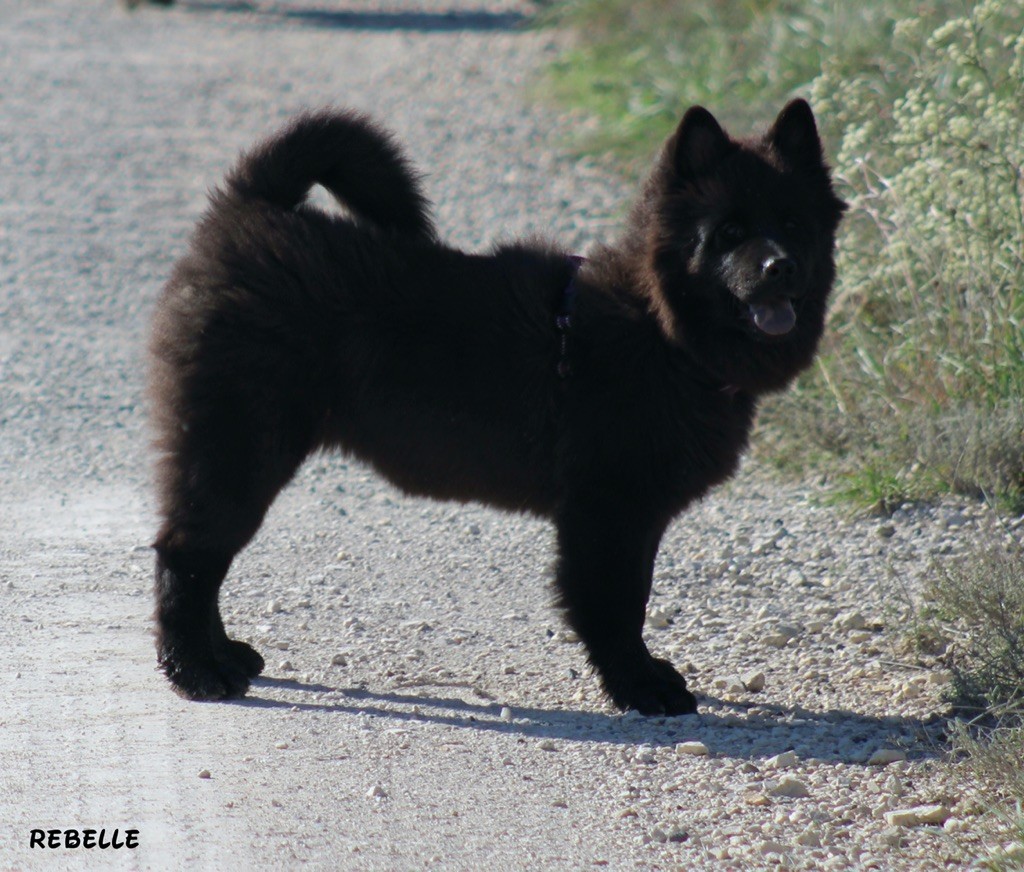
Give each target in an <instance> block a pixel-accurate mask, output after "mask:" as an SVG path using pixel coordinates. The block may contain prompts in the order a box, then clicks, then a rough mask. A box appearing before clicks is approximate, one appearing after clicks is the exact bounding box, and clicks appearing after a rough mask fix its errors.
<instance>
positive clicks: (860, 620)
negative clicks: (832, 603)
mask: <svg viewBox="0 0 1024 872" xmlns="http://www.w3.org/2000/svg"><path fill="white" fill-rule="evenodd" d="M833 623H834V624H835V626H836V627H837V628H838V629H840V630H863V629H866V628H867V625H868V622H867V620H866V619H865V617H864V615H863V614H861V613H860V612H844V613H842V614H840V615H838V616H837V617H836V619H835V621H834V622H833Z"/></svg>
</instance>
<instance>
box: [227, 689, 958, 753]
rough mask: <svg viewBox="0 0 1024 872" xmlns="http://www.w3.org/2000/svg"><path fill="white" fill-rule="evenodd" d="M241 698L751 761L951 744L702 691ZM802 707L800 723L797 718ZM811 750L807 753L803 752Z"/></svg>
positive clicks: (868, 722) (915, 727) (908, 723)
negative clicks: (639, 709) (690, 749)
mask: <svg viewBox="0 0 1024 872" xmlns="http://www.w3.org/2000/svg"><path fill="white" fill-rule="evenodd" d="M260 688H267V689H272V688H278V689H281V690H285V691H289V699H286V700H285V699H272V698H267V697H260V696H257V695H254V693H253V691H257V692H258V690H259V689H260ZM295 692H300V693H315V694H318V695H330V696H331V697H337V699H333V698H332V699H328V700H323V699H322V698H321V699H318V700H316V701H311V702H303V701H301V700H296V699H295ZM229 702H230V703H231V704H234V705H239V706H245V707H248V708H255V709H261V708H262V709H278V708H287V709H296V710H299V711H314V712H328V713H331V714H338V715H362V716H370V717H375V718H381V719H385V720H388V721H392V722H398V723H402V722H405V723H427V724H439V725H445V726H449V727H456V728H459V729H467V730H474V731H478V732H480V731H482V732H493V733H500V734H504V735H510V736H517V737H518V738H520V739H524V740H525V739H560V740H565V741H571V742H592V743H602V744H612V745H619V746H622V747H623V748H628V747H635V746H639V745H644V746H649V747H668V746H674V745H677V744H679V743H680V742H683V741H687V740H700V741H703V742H704V743H705V744H706V745H707V746H708V747H709V748H710V749H711V750H712V752H713V753H714V755H715V756H716V757H720V758H732V759H743V760H757V759H767V758H769V757H773V756H775V755H776V754H781V753H783V752H785V751H789V750H792V749H794V748H796V749H798V750H799V749H800V748H801V746H803V745H806V743H807V741H808V738H809V737H810V738H812V739H813V752H812V753H811V754H809V755H807V756H813V757H814V758H816V759H819V760H823V761H825V762H832V763H847V764H851V763H852V764H858V763H865V762H866V761H867V759H868V758H869V757H870V755H871V753H872V752H874V751H876V750H878V749H879V748H880V747H884V746H887V745H892V744H894V743H895V744H905V745H907V751H908V756H909V757H911V758H913V759H924V758H935V757H939V756H942V755H943V754H944V753H945V751H946V749H945V748H944V747H943V745H944V739H945V735H944V733H945V722H944V721H943V720H942V719H941V718H937V717H932V718H929V719H928V720H923V719H920V718H906V717H896V716H886V717H876V716H871V715H864V714H859V713H857V712H851V711H840V710H832V711H826V712H812V711H808V710H806V709H802V708H801V709H800V710H799V711H797V710H794V709H789V708H786V707H784V706H777V705H770V704H762V703H758V704H756V706H757V708H758V710H759V717H757V718H752V719H749V720H747V719H744V718H743V715H744V714H745V713H747V712H748V711H749V710H750V709H752V708H754V706H755V704H753V703H740V702H729V701H726V700H720V699H716V698H714V697H706V696H705V697H702V698H700V700H699V702H700V713H699V714H698V715H696V716H694V715H684V716H681V717H671V718H670V717H643V716H640V715H637V714H636V713H630V714H626V715H619V714H604V713H601V712H592V711H591V712H588V711H578V710H577V711H573V710H570V709H540V708H522V707H518V706H516V707H514V708H511V709H510V711H511V719H507V718H508V713H507V712H506V713H505V715H506V717H505V718H503V717H502V709H503V706H502V705H501V704H500V703H496V702H481V703H474V702H467V701H465V700H463V699H458V698H452V697H441V696H430V695H423V696H419V695H413V694H408V693H374V692H372V691H369V690H364V689H361V688H353V689H349V688H345V689H342V688H335V687H330V686H327V685H323V684H306V683H302V682H299V681H293V680H288V679H278V678H266V677H261V678H257V679H255V681H254V682H253V688H252V690H251V691H250V694H249V696H246V697H244V698H242V699H236V700H230V701H229ZM796 715H799V717H798V718H797V720H798V721H799V723H794V722H792V720H790V719H788V718H790V716H796ZM801 756H804V755H801Z"/></svg>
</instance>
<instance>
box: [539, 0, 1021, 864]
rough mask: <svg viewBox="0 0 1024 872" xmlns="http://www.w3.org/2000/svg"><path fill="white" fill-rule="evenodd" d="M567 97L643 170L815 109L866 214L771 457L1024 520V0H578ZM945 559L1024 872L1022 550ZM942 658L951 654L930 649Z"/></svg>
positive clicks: (631, 170)
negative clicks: (677, 150) (791, 103)
mask: <svg viewBox="0 0 1024 872" xmlns="http://www.w3.org/2000/svg"><path fill="white" fill-rule="evenodd" d="M549 14H550V16H551V18H552V19H553V20H554V21H556V22H557V23H558V24H560V25H561V26H563V27H569V28H571V29H572V30H573V31H574V32H575V34H576V35H577V38H576V39H575V41H574V44H573V46H572V48H570V49H569V50H568V51H567V52H566V53H564V54H563V55H562V56H561V57H560V58H559V59H558V60H557V61H556V62H555V63H554V64H553V66H552V67H551V68H550V70H549V71H548V73H547V76H546V78H545V81H544V89H545V93H547V94H554V95H555V97H556V99H558V100H559V101H561V102H562V103H563V104H565V105H569V106H572V107H575V108H576V109H578V110H580V111H581V113H582V115H583V116H584V118H585V119H586V120H585V121H584V122H583V123H581V124H580V125H579V134H578V136H577V138H576V139H575V140H574V141H573V142H572V143H570V144H569V146H570V147H571V148H573V149H576V150H578V151H580V152H586V153H590V154H593V155H597V156H600V157H601V159H604V160H607V161H608V162H609V163H610V164H611V165H613V166H615V167H617V168H618V169H620V170H621V171H622V172H625V173H628V174H632V175H637V174H639V173H641V172H643V171H644V168H645V167H646V166H647V165H648V164H649V160H650V157H651V152H652V149H653V148H655V147H656V146H657V144H659V143H660V142H661V140H662V139H663V138H664V137H665V136H666V135H668V133H669V132H670V131H671V130H672V129H673V127H674V126H675V124H676V123H677V121H678V119H679V117H680V115H681V114H682V112H683V111H685V109H686V108H687V107H688V106H689V105H691V104H694V103H699V104H703V105H705V106H707V107H708V108H709V109H711V110H712V111H713V112H714V113H715V114H716V115H717V116H718V117H720V118H721V119H722V120H723V122H724V123H725V124H726V126H727V127H731V128H732V129H733V130H735V131H739V132H745V131H749V130H751V129H753V128H755V127H756V126H757V125H758V124H763V123H765V122H766V121H769V120H770V119H771V118H773V117H774V115H775V113H776V112H777V111H778V109H779V108H780V107H781V106H782V104H783V103H784V102H785V101H786V100H788V99H789V98H791V97H793V96H797V95H799V96H805V97H808V98H809V99H810V100H811V102H812V104H813V106H814V108H815V111H816V114H817V116H818V120H819V124H820V126H821V129H822V133H823V136H824V138H825V140H826V142H827V144H828V150H829V154H830V155H831V156H832V162H833V166H834V169H835V176H836V180H837V184H838V187H839V190H840V193H841V195H842V196H843V197H844V198H845V199H846V200H848V202H849V203H850V206H851V209H850V212H849V214H848V216H847V219H846V221H845V223H844V227H843V231H842V234H841V238H840V242H839V257H838V275H839V280H838V284H837V287H836V291H835V297H834V300H833V305H832V314H831V323H830V330H829V333H828V338H827V340H826V343H825V347H824V348H823V353H822V354H821V356H820V358H819V361H818V363H817V365H816V367H815V368H814V369H813V370H812V371H811V372H809V373H807V374H806V375H805V376H804V377H803V378H802V379H801V380H800V382H799V383H798V385H797V386H796V388H795V390H792V391H789V392H787V393H786V394H785V395H783V396H780V397H777V398H775V399H774V400H773V401H772V402H771V403H769V404H767V406H766V407H765V409H764V410H763V413H762V417H761V421H762V424H761V432H760V433H759V435H758V439H757V440H755V442H756V443H758V444H760V445H761V446H764V448H763V449H762V450H761V451H760V453H761V456H762V458H763V459H766V460H768V461H769V462H771V463H774V464H775V465H777V466H779V467H781V468H783V469H788V470H799V471H800V472H801V473H804V474H806V472H807V471H809V470H815V471H816V472H817V473H818V474H819V475H824V476H825V477H826V478H827V480H828V481H829V482H830V483H831V488H832V492H833V493H834V494H835V495H836V496H837V498H839V499H842V500H844V501H851V502H853V503H855V504H859V505H863V506H866V507H872V508H875V509H878V510H880V511H890V510H892V509H894V508H896V507H898V506H899V505H901V504H902V503H904V502H905V501H907V500H916V499H931V498H935V497H937V496H940V495H942V494H945V493H958V494H967V495H970V496H974V497H978V498H983V499H986V500H988V501H989V502H990V503H992V504H994V505H995V506H996V507H998V508H1000V509H1002V510H1004V511H1008V512H1012V513H1020V512H1022V511H1024V6H1021V4H1020V3H1019V0H981V2H974V3H972V2H966V0H925V2H921V0H893V2H882V0H864V2H863V3H860V4H856V5H854V4H838V3H833V2H830V0H829V2H826V0H788V2H787V0H744V2H739V3H731V2H725V0H689V2H686V3H679V2H674V0H567V2H564V3H561V4H558V5H556V6H555V7H553V9H552V10H551V12H550V13H549ZM1009 538H1011V539H1012V538H1017V539H1018V547H1017V548H1016V549H1015V550H1013V549H1011V550H999V549H992V548H990V549H987V550H979V551H977V552H976V553H975V554H973V555H971V557H970V558H969V559H968V560H965V561H963V562H962V563H956V564H953V565H936V566H935V569H934V572H933V573H932V579H931V581H930V583H929V584H928V586H927V588H926V590H925V592H924V606H923V607H922V610H921V613H920V616H921V623H920V625H919V626H918V627H917V628H916V632H917V633H918V634H919V639H918V642H919V644H921V645H922V647H925V648H929V647H930V648H934V646H936V645H938V646H939V648H940V649H941V650H942V651H944V652H945V657H946V660H947V663H948V664H949V667H950V670H951V674H952V675H953V682H952V685H951V691H950V698H949V702H950V703H951V705H952V706H953V708H954V710H956V711H957V712H959V714H960V719H959V720H957V721H954V722H953V723H954V727H953V731H952V738H953V747H954V749H955V750H956V752H958V753H959V754H961V755H962V756H964V758H965V759H966V760H967V761H968V765H969V766H970V767H971V770H972V772H973V773H974V775H975V776H976V777H977V778H978V779H979V780H980V781H981V782H982V783H984V784H986V785H987V786H988V787H990V788H991V789H990V790H989V794H988V795H989V796H990V797H991V800H992V806H993V814H995V815H996V816H997V817H1000V818H1001V820H1002V826H1001V830H1002V832H1003V833H1004V835H1005V841H1004V842H1003V843H1002V844H1001V845H1000V846H998V847H997V848H995V849H994V852H993V853H992V855H991V856H990V857H988V858H987V859H983V860H982V861H981V865H982V867H983V868H990V869H999V870H1002V869H1024V812H1022V809H1024V776H1022V772H1024V553H1022V551H1021V550H1020V548H1019V538H1020V536H1019V530H1018V531H1017V533H1016V534H1015V536H1010V537H1009ZM932 653H934V651H932Z"/></svg>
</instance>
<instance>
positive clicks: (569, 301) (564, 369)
mask: <svg viewBox="0 0 1024 872" xmlns="http://www.w3.org/2000/svg"><path fill="white" fill-rule="evenodd" d="M568 260H569V262H570V263H571V264H572V278H570V279H569V284H567V285H566V286H565V290H564V291H563V292H562V303H561V305H560V306H559V308H558V314H557V315H555V329H556V330H557V331H558V336H559V354H558V376H559V378H567V377H568V376H569V375H570V374H571V373H572V367H570V366H569V330H570V329H571V327H572V314H573V310H574V309H575V307H576V291H577V288H576V275H577V273H578V272H579V269H580V266H581V265H582V264H583V262H584V261H585V260H586V258H585V257H580V256H579V255H578V254H571V255H569V257H568Z"/></svg>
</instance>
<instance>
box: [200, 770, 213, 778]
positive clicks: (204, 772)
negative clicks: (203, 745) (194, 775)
mask: <svg viewBox="0 0 1024 872" xmlns="http://www.w3.org/2000/svg"><path fill="white" fill-rule="evenodd" d="M199 777H200V778H210V777H211V775H210V770H209V769H200V770H199Z"/></svg>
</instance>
